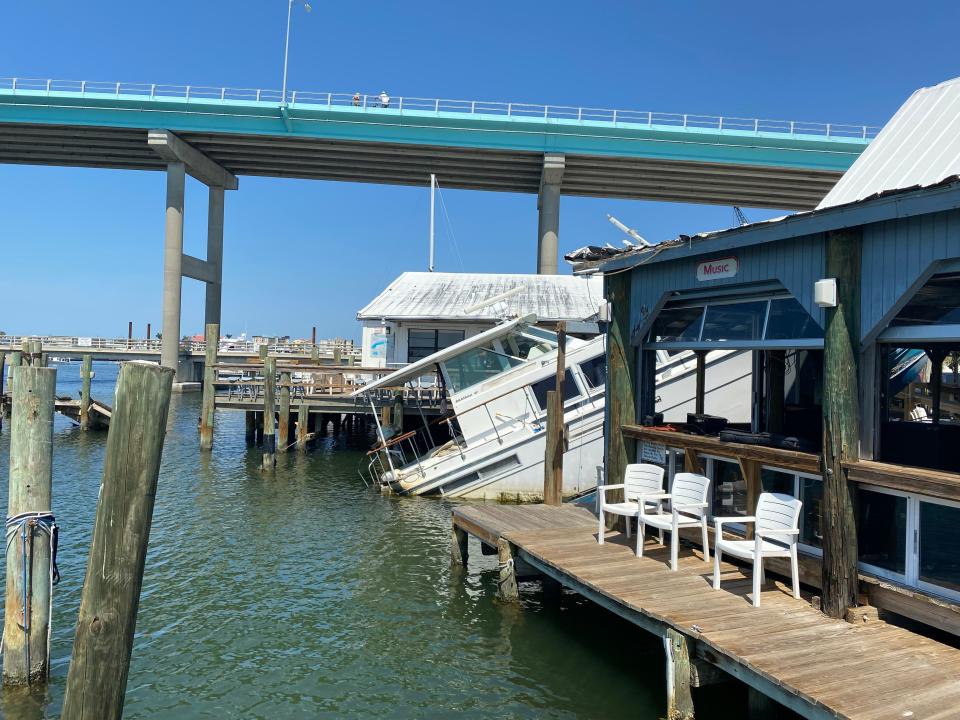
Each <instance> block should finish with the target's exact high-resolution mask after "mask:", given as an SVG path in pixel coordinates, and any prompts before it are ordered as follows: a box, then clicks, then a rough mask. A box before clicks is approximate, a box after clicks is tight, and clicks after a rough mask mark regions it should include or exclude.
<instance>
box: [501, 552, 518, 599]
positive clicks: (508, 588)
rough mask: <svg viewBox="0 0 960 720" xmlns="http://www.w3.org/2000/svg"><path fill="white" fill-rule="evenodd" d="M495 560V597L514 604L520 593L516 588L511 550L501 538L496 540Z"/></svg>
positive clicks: (515, 575)
mask: <svg viewBox="0 0 960 720" xmlns="http://www.w3.org/2000/svg"><path fill="white" fill-rule="evenodd" d="M497 560H498V561H499V563H498V565H499V577H498V580H497V597H498V598H499V599H500V600H502V601H504V602H516V601H517V600H519V598H520V591H519V590H518V588H517V573H516V569H515V568H514V562H513V550H512V548H511V547H510V543H509V542H508V541H507V540H504V539H503V538H498V539H497Z"/></svg>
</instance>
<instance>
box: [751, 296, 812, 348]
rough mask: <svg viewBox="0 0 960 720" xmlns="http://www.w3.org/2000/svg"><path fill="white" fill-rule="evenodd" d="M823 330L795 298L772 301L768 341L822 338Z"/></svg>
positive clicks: (768, 321) (766, 336)
mask: <svg viewBox="0 0 960 720" xmlns="http://www.w3.org/2000/svg"><path fill="white" fill-rule="evenodd" d="M822 337H823V328H821V327H820V326H819V325H818V324H817V322H816V320H814V319H813V318H812V317H810V314H809V313H808V312H807V311H806V310H804V308H803V306H802V305H801V304H800V303H798V302H797V301H796V300H794V299H793V298H784V299H781V300H771V301H770V319H769V320H767V332H766V334H765V338H766V339H767V340H790V339H793V338H822Z"/></svg>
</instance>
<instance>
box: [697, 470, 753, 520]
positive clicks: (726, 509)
mask: <svg viewBox="0 0 960 720" xmlns="http://www.w3.org/2000/svg"><path fill="white" fill-rule="evenodd" d="M710 465H712V472H711V468H707V470H708V476H709V477H710V481H711V484H712V485H713V514H714V515H722V516H726V515H747V514H748V513H747V483H746V482H745V481H744V479H743V474H742V473H741V472H740V467H739V465H737V463H735V462H730V461H729V460H720V459H719V458H713V459H712V462H711V463H710ZM750 512H753V508H751V509H750Z"/></svg>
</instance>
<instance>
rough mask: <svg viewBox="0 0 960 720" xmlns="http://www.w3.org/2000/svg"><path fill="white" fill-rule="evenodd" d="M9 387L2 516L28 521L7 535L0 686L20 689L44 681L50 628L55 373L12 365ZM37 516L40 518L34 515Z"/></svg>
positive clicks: (47, 660) (48, 658) (46, 672)
mask: <svg viewBox="0 0 960 720" xmlns="http://www.w3.org/2000/svg"><path fill="white" fill-rule="evenodd" d="M12 386H13V414H12V415H13V416H12V421H11V423H10V491H9V493H10V497H9V501H8V504H7V517H8V518H11V519H14V518H17V516H21V515H23V514H29V515H33V516H34V517H33V518H31V519H29V520H27V519H24V520H23V521H21V522H20V523H19V524H17V525H14V526H13V528H14V529H13V533H12V536H10V539H9V540H8V541H7V543H6V549H7V588H6V589H7V594H6V605H5V612H4V623H3V684H4V685H23V684H29V683H32V682H34V681H37V680H45V679H46V678H47V675H48V674H49V665H50V657H49V647H48V645H47V633H48V627H49V625H50V595H51V584H52V575H51V562H52V558H51V556H50V549H51V545H52V542H51V540H52V536H51V533H52V532H53V529H52V523H53V516H52V515H50V514H49V513H50V508H51V496H52V485H53V412H54V411H53V407H54V394H55V392H56V387H57V371H56V370H55V369H54V368H40V367H18V368H15V369H14V371H13V382H12ZM38 513H43V514H44V515H41V516H40V517H37V516H36V515H37V514H38ZM41 518H42V519H41ZM8 522H9V521H8ZM8 527H9V526H8ZM44 528H46V530H45V529H44Z"/></svg>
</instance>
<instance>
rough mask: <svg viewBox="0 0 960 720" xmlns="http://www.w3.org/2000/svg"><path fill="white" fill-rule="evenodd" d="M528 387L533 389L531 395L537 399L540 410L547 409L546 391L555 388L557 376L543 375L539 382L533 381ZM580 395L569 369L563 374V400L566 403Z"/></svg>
mask: <svg viewBox="0 0 960 720" xmlns="http://www.w3.org/2000/svg"><path fill="white" fill-rule="evenodd" d="M530 389H531V390H533V396H534V397H535V398H536V399H537V403H539V405H540V408H541V409H542V410H546V409H547V392H549V391H550V390H556V389H557V378H556V376H555V375H551V376H549V377H545V378H544V379H543V380H540V381H539V382H535V383H534V384H533V385H531V386H530ZM578 397H580V388H579V387H578V386H577V383H576V382H574V380H573V373H571V372H570V370H567V371H566V372H565V373H564V375H563V402H564V403H567V402H568V401H569V400H573V399H575V398H578Z"/></svg>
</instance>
